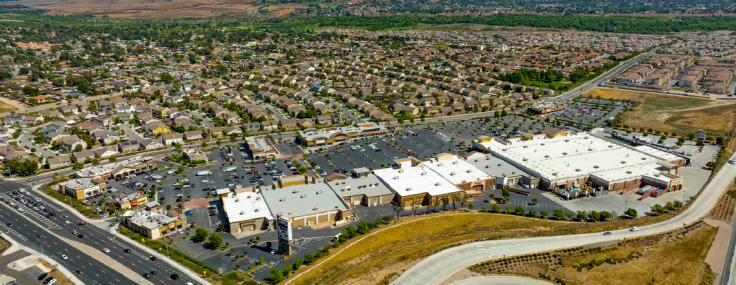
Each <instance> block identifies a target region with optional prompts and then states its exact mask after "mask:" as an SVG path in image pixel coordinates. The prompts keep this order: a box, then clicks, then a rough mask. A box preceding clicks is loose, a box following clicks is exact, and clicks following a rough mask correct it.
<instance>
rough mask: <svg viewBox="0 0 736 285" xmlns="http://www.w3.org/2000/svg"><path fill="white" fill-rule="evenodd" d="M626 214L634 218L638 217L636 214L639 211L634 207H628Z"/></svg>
mask: <svg viewBox="0 0 736 285" xmlns="http://www.w3.org/2000/svg"><path fill="white" fill-rule="evenodd" d="M624 214H626V215H627V216H629V217H632V218H636V216H637V215H638V213H637V212H636V209H633V208H629V209H627V210H626V212H625V213H624Z"/></svg>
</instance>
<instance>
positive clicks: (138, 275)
mask: <svg viewBox="0 0 736 285" xmlns="http://www.w3.org/2000/svg"><path fill="white" fill-rule="evenodd" d="M21 188H23V189H25V190H26V194H25V196H26V197H30V198H31V199H33V200H36V201H42V202H43V203H44V206H45V207H47V208H49V209H50V210H51V211H53V212H55V214H56V215H55V216H50V217H49V218H45V217H44V216H42V215H39V214H36V213H35V212H33V210H31V209H29V208H27V207H25V208H24V210H25V211H24V213H20V212H19V211H18V210H16V209H14V208H11V207H10V206H8V205H7V204H5V203H2V205H0V220H2V222H3V226H0V227H2V230H3V231H4V232H6V233H8V232H9V234H10V235H11V236H13V237H14V238H17V240H18V241H21V242H23V244H24V245H26V246H29V247H32V248H34V249H37V250H38V251H39V252H42V253H45V254H46V255H49V256H53V257H54V258H55V259H56V261H58V262H59V263H60V264H62V265H64V266H65V267H66V268H67V269H69V270H70V271H75V270H76V269H81V271H82V274H80V279H82V280H83V282H85V283H87V282H89V283H88V284H110V285H118V284H139V283H141V282H143V281H144V280H147V281H149V282H151V283H153V284H187V282H192V284H199V283H198V282H195V280H193V279H192V278H191V277H189V276H188V275H187V274H186V273H184V272H182V271H181V270H179V269H177V268H175V267H173V266H172V265H170V264H168V263H167V262H166V261H164V260H155V261H154V260H151V258H150V257H151V255H150V254H147V253H146V252H145V251H143V250H140V249H139V248H138V247H137V246H135V245H132V244H130V243H129V242H127V241H126V240H124V239H121V238H118V237H117V236H115V235H113V234H111V233H110V232H109V231H108V229H102V228H99V227H97V226H94V225H91V224H86V225H79V223H81V222H84V221H83V220H82V219H80V218H79V217H78V216H77V215H75V214H74V213H71V212H70V211H68V210H66V209H65V208H64V207H61V206H59V205H57V204H55V203H54V202H52V201H51V200H50V198H47V197H45V196H44V195H41V194H39V193H38V192H35V191H31V190H30V189H31V187H30V186H29V185H24V184H21V183H18V182H13V181H0V197H3V198H5V199H12V198H11V197H10V196H11V195H10V193H11V192H13V191H17V190H19V189H21ZM12 201H13V202H14V203H15V204H19V203H18V201H16V200H14V199H13V200H12ZM8 222H11V223H13V226H12V227H9V226H8V225H7V223H8ZM80 234H81V235H84V237H79V235H80ZM39 235H43V237H39ZM103 249H108V250H109V253H104V252H103ZM126 249H130V252H127V253H126ZM91 251H95V252H91ZM62 254H63V255H66V256H67V259H63V258H62V257H61V255H62ZM164 254H165V253H164ZM107 258H110V259H109V261H111V262H109V263H106V262H105V261H106V260H107ZM117 266H124V267H125V268H127V269H128V270H131V271H132V272H133V274H135V275H134V276H130V274H129V275H127V277H126V276H125V275H123V274H121V273H120V272H118V271H117V270H116V269H119V267H117ZM151 271H156V273H157V274H155V275H151V277H150V279H147V278H144V276H143V274H145V273H150V272H151ZM173 274H177V275H178V277H179V279H178V280H173V279H171V277H172V275H173Z"/></svg>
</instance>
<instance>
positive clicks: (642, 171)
mask: <svg viewBox="0 0 736 285" xmlns="http://www.w3.org/2000/svg"><path fill="white" fill-rule="evenodd" d="M481 145H482V146H483V147H485V148H487V149H488V150H490V151H492V152H493V153H495V154H497V155H499V156H501V157H504V158H506V159H508V160H511V161H513V162H514V163H516V164H517V165H518V166H520V167H523V168H526V169H527V170H528V171H531V172H535V173H536V174H538V175H539V176H541V177H544V178H546V179H548V180H550V181H559V180H566V179H573V178H578V177H586V176H588V175H593V176H596V177H599V178H602V179H604V180H606V181H608V182H614V181H621V180H627V179H629V178H631V177H637V176H643V175H646V176H650V175H653V174H655V173H659V172H661V171H660V170H657V168H658V167H659V165H658V162H659V161H662V160H661V159H658V158H657V157H654V156H651V155H648V154H646V153H643V152H641V151H637V150H636V149H633V148H629V147H626V146H622V145H619V144H616V143H613V142H610V141H607V140H604V139H601V138H599V137H596V136H592V135H589V134H587V133H578V134H571V135H569V136H562V137H556V138H545V139H537V140H530V141H518V142H514V143H511V144H508V145H504V144H503V143H501V142H498V141H496V140H491V141H489V142H486V143H481Z"/></svg>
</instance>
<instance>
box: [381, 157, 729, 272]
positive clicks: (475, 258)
mask: <svg viewBox="0 0 736 285" xmlns="http://www.w3.org/2000/svg"><path fill="white" fill-rule="evenodd" d="M734 157H736V156H734ZM734 157H731V159H733V158H734ZM734 176H736V165H732V164H728V163H727V164H726V165H724V166H723V168H722V169H721V170H720V171H719V172H718V173H717V174H716V175H715V176H714V177H713V179H712V180H711V182H710V183H708V185H707V186H706V187H705V189H704V190H703V192H702V193H701V195H700V196H698V198H697V199H696V200H695V202H693V203H692V205H690V206H689V207H688V208H687V209H686V210H685V211H683V212H682V213H681V214H680V215H678V216H676V217H674V218H672V219H670V220H667V221H664V222H661V223H657V224H653V225H649V226H644V227H641V228H640V229H639V231H636V232H631V231H629V229H620V230H615V231H612V233H613V234H612V235H608V236H605V235H603V234H602V233H591V234H580V235H567V236H554V237H542V238H528V239H511V240H497V241H484V242H475V243H469V244H466V245H462V246H458V247H454V248H451V249H447V250H443V251H441V252H438V253H436V254H434V255H432V256H430V257H428V258H425V259H424V260H422V261H421V262H419V263H417V264H416V265H414V266H413V267H411V268H410V269H409V270H407V271H406V272H404V273H403V274H402V275H401V276H399V278H398V279H396V281H394V282H393V283H392V284H401V285H411V284H417V285H418V284H422V285H424V284H440V283H441V282H442V281H443V280H445V279H447V278H448V277H449V276H451V275H453V274H454V273H455V272H458V271H459V270H462V269H464V268H466V267H468V266H471V265H473V264H477V263H480V262H484V261H487V260H491V259H497V258H503V257H504V256H516V255H524V254H530V253H538V252H545V251H551V250H556V249H561V248H571V247H578V246H583V245H588V244H595V243H602V242H612V241H617V240H620V239H623V238H635V237H640V236H648V235H654V234H658V233H662V232H667V231H671V230H673V229H675V228H679V227H682V226H684V225H686V224H691V223H694V222H696V221H698V220H699V219H701V218H703V217H704V216H705V215H706V214H707V213H708V212H709V211H710V210H711V208H712V207H713V206H714V205H715V204H716V202H717V201H718V198H719V197H720V195H721V194H722V193H723V191H724V190H725V189H726V188H727V186H728V185H729V184H730V183H732V181H733V179H734Z"/></svg>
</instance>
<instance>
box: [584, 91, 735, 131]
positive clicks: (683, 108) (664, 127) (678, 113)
mask: <svg viewBox="0 0 736 285" xmlns="http://www.w3.org/2000/svg"><path fill="white" fill-rule="evenodd" d="M585 96H586V97H592V98H602V99H613V100H630V101H634V102H639V103H641V104H640V105H639V106H637V107H636V108H634V109H633V110H630V111H629V112H627V113H626V114H624V115H623V116H622V119H623V124H625V125H628V126H631V127H633V128H636V129H642V128H643V129H652V130H659V131H662V132H668V133H673V132H675V133H677V134H688V133H697V131H698V129H703V130H706V131H707V132H708V134H709V135H714V136H723V135H724V134H725V133H727V132H730V131H731V130H732V129H733V128H734V120H736V105H735V104H734V103H732V102H722V101H713V100H704V99H695V98H684V97H677V96H667V95H659V94H654V93H646V92H637V91H624V90H612V89H601V88H597V89H594V90H591V91H590V92H588V93H586V94H585Z"/></svg>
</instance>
